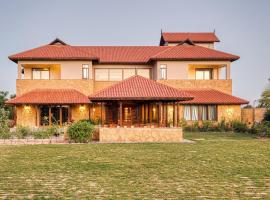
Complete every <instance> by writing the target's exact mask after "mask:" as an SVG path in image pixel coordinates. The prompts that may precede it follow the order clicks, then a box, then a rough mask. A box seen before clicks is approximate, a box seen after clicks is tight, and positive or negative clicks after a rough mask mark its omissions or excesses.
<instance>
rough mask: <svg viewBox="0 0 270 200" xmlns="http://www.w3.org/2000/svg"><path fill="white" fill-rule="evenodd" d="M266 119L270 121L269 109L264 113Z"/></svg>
mask: <svg viewBox="0 0 270 200" xmlns="http://www.w3.org/2000/svg"><path fill="white" fill-rule="evenodd" d="M263 120H264V121H270V110H267V111H266V112H265V113H264V119H263Z"/></svg>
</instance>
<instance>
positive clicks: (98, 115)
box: [89, 76, 193, 128]
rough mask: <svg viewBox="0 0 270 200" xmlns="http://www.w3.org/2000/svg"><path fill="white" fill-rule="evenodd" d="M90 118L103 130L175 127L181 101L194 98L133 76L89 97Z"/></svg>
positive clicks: (171, 88) (174, 89)
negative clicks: (99, 124) (106, 128)
mask: <svg viewBox="0 0 270 200" xmlns="http://www.w3.org/2000/svg"><path fill="white" fill-rule="evenodd" d="M89 99H90V101H91V103H90V114H91V116H90V118H91V119H93V120H95V119H99V120H100V123H101V125H102V126H105V127H111V128H112V127H118V126H119V127H177V126H178V125H179V124H178V122H179V114H178V113H179V106H178V104H179V103H180V102H181V101H186V100H191V99H193V96H191V95H190V94H188V93H186V92H184V91H181V90H178V89H176V88H173V87H170V86H167V85H163V84H161V83H158V82H156V81H154V80H150V79H147V78H144V77H141V76H133V77H131V78H128V79H126V80H124V81H122V82H119V83H116V84H114V85H112V86H110V87H108V88H105V89H103V90H101V91H99V92H97V93H95V94H93V95H91V96H90V97H89Z"/></svg>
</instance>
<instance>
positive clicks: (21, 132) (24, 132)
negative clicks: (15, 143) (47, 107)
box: [16, 126, 32, 139]
mask: <svg viewBox="0 0 270 200" xmlns="http://www.w3.org/2000/svg"><path fill="white" fill-rule="evenodd" d="M31 134H32V132H31V130H30V128H29V127H26V126H18V127H17V129H16V136H17V138H19V139H23V138H26V137H27V136H29V135H31Z"/></svg>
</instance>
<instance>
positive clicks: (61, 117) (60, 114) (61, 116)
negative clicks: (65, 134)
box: [59, 106, 63, 127]
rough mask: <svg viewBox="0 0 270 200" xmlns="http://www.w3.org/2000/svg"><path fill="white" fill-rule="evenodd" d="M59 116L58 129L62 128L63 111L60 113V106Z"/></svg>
mask: <svg viewBox="0 0 270 200" xmlns="http://www.w3.org/2000/svg"><path fill="white" fill-rule="evenodd" d="M59 116H60V127H62V125H63V124H62V121H63V111H62V106H60V110H59Z"/></svg>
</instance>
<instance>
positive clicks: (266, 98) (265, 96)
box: [259, 79, 270, 110]
mask: <svg viewBox="0 0 270 200" xmlns="http://www.w3.org/2000/svg"><path fill="white" fill-rule="evenodd" d="M268 81H269V83H268V85H267V87H266V89H265V90H264V91H263V93H262V94H261V99H260V100H259V102H260V107H264V108H267V110H270V79H268Z"/></svg>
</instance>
